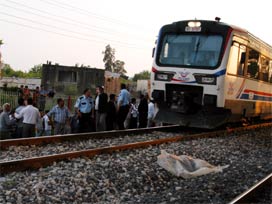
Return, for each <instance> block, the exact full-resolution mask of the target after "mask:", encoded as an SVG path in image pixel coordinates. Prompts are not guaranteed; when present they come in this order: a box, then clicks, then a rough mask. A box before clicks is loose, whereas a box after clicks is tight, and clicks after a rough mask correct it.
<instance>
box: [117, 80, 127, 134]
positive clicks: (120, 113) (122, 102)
mask: <svg viewBox="0 0 272 204" xmlns="http://www.w3.org/2000/svg"><path fill="white" fill-rule="evenodd" d="M129 101H130V93H129V92H128V90H127V89H126V85H125V84H121V90H120V94H119V96H118V102H117V123H118V127H119V130H124V129H125V127H124V122H125V119H126V117H127V114H128V112H129Z"/></svg>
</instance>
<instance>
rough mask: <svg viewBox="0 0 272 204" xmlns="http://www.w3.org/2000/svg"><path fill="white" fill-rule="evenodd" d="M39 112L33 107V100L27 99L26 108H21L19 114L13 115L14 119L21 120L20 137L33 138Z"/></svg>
mask: <svg viewBox="0 0 272 204" xmlns="http://www.w3.org/2000/svg"><path fill="white" fill-rule="evenodd" d="M39 117H40V112H39V110H38V108H36V107H34V106H33V99H32V98H28V99H27V106H26V107H25V108H23V109H22V110H21V111H20V113H19V114H17V113H15V118H17V119H20V118H24V119H23V133H22V137H35V127H36V124H37V123H38V121H39Z"/></svg>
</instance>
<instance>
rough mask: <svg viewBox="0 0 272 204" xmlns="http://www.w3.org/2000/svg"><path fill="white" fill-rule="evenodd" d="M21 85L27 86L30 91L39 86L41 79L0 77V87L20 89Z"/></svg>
mask: <svg viewBox="0 0 272 204" xmlns="http://www.w3.org/2000/svg"><path fill="white" fill-rule="evenodd" d="M21 85H24V86H28V88H29V89H30V90H34V89H35V88H36V87H37V86H40V85H41V79H35V78H17V77H2V79H1V80H0V87H4V86H7V87H20V86H21Z"/></svg>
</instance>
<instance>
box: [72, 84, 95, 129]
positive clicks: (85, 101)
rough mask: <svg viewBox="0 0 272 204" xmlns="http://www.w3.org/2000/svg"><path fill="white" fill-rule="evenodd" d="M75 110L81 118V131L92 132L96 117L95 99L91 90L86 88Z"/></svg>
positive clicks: (79, 118)
mask: <svg viewBox="0 0 272 204" xmlns="http://www.w3.org/2000/svg"><path fill="white" fill-rule="evenodd" d="M75 111H76V112H77V115H78V120H79V132H80V133H82V132H90V131H92V130H93V128H92V120H93V117H94V101H93V98H92V97H91V90H90V89H89V88H86V89H85V90H84V92H83V95H82V96H80V97H79V98H78V99H77V101H76V104H75Z"/></svg>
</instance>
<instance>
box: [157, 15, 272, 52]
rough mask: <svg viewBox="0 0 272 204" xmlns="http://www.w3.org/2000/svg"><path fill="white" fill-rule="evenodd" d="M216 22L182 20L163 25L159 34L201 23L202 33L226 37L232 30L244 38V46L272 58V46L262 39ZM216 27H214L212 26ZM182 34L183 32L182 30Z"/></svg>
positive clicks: (244, 30)
mask: <svg viewBox="0 0 272 204" xmlns="http://www.w3.org/2000/svg"><path fill="white" fill-rule="evenodd" d="M219 20H220V19H217V20H198V19H192V20H182V21H177V22H173V23H172V24H167V25H164V26H163V27H162V28H161V32H173V31H177V32H182V30H181V28H185V27H186V26H188V22H190V21H193V22H198V21H199V22H201V25H203V26H204V27H205V29H203V32H207V31H210V32H220V33H224V34H225V35H227V33H228V32H229V29H232V32H233V34H234V35H236V36H238V37H241V38H244V39H245V40H246V42H247V43H246V45H248V46H250V47H252V48H255V49H257V50H265V53H267V55H268V57H272V46H271V45H270V44H268V43H266V42H264V41H263V40H262V39H260V38H258V37H257V36H255V35H253V34H252V33H250V32H249V31H248V30H246V29H244V28H241V27H238V26H236V25H232V24H227V23H224V22H221V21H219ZM214 25H216V26H214ZM183 32H184V30H183Z"/></svg>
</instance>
